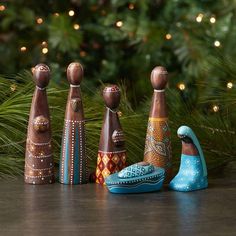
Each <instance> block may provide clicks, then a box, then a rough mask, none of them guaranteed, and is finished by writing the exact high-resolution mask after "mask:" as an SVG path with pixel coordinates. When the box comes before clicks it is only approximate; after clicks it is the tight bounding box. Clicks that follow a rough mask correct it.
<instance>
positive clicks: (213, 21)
mask: <svg viewBox="0 0 236 236" xmlns="http://www.w3.org/2000/svg"><path fill="white" fill-rule="evenodd" d="M210 22H211V23H212V24H214V23H215V22H216V18H215V17H214V16H212V17H211V18H210Z"/></svg>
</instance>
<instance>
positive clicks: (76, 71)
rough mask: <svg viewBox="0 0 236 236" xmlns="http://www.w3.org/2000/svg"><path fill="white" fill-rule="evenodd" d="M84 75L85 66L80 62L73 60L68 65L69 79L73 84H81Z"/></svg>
mask: <svg viewBox="0 0 236 236" xmlns="http://www.w3.org/2000/svg"><path fill="white" fill-rule="evenodd" d="M83 75H84V70H83V67H82V65H81V64H80V63H78V62H72V63H70V65H69V66H68V67H67V79H68V81H69V83H70V84H72V85H80V83H81V81H82V79H83Z"/></svg>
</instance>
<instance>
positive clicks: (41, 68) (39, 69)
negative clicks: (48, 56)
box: [33, 64, 50, 88]
mask: <svg viewBox="0 0 236 236" xmlns="http://www.w3.org/2000/svg"><path fill="white" fill-rule="evenodd" d="M33 76H34V80H35V83H36V85H37V86H38V87H39V88H45V87H47V86H48V83H49V80H50V69H49V67H48V66H47V65H45V64H38V65H36V66H35V67H34V71H33Z"/></svg>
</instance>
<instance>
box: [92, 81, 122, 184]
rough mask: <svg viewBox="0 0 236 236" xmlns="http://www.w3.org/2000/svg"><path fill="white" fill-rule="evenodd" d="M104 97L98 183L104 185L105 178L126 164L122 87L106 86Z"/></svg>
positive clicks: (97, 172)
mask: <svg viewBox="0 0 236 236" xmlns="http://www.w3.org/2000/svg"><path fill="white" fill-rule="evenodd" d="M103 98H104V101H105V104H106V111H105V115H104V119H103V126H102V131H101V136H100V143H99V151H98V159H97V169H96V183H99V184H102V185H104V184H105V182H104V179H105V178H106V177H107V176H109V175H110V174H113V173H115V172H118V171H120V170H122V169H123V168H124V167H125V166H126V150H125V140H124V134H123V131H122V129H121V125H120V121H119V117H118V115H117V110H116V109H117V107H118V106H119V103H120V89H119V87H118V86H116V85H111V86H107V87H105V89H104V90H103Z"/></svg>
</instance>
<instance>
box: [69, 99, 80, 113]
mask: <svg viewBox="0 0 236 236" xmlns="http://www.w3.org/2000/svg"><path fill="white" fill-rule="evenodd" d="M80 103H81V99H79V98H74V99H71V107H72V109H73V111H74V112H78V111H79V107H80Z"/></svg>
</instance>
